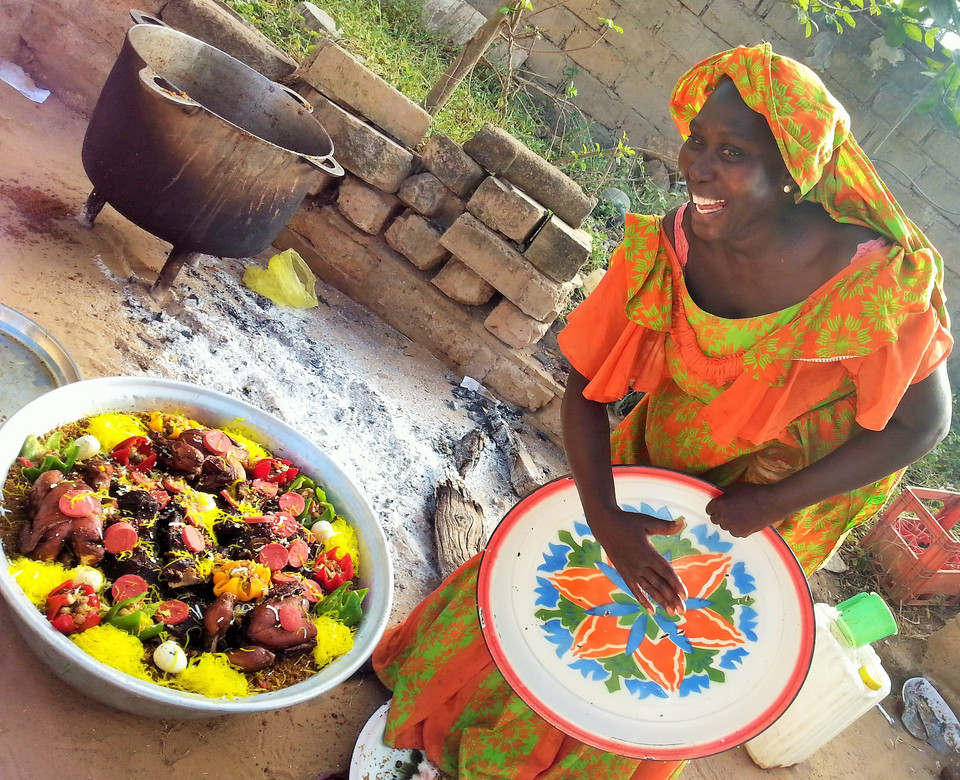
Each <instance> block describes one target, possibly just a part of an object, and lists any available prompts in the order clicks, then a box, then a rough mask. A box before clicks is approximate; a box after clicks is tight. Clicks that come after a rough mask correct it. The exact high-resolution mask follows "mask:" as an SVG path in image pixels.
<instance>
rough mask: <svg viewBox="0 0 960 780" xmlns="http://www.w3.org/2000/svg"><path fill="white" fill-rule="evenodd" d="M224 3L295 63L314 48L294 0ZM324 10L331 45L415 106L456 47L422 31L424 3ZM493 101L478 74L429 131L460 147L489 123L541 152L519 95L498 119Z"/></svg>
mask: <svg viewBox="0 0 960 780" xmlns="http://www.w3.org/2000/svg"><path fill="white" fill-rule="evenodd" d="M227 2H228V4H229V5H230V6H231V7H232V8H233V9H234V10H235V11H237V13H239V14H241V15H242V16H243V17H244V18H246V19H248V20H249V21H250V22H252V23H253V24H254V25H255V26H256V27H257V29H259V30H260V31H261V32H262V33H263V34H264V35H265V36H266V37H267V38H269V39H270V40H271V41H273V42H274V43H275V44H276V45H277V46H279V47H280V48H281V49H283V50H284V51H286V52H287V53H289V54H290V56H291V57H293V58H294V59H297V60H302V59H303V58H304V57H305V56H306V55H307V53H308V52H309V50H310V48H311V47H312V46H313V45H314V44H315V43H316V38H317V34H316V33H313V32H310V31H307V32H304V31H303V30H301V29H300V28H299V26H298V24H297V23H298V21H299V18H300V17H299V14H297V13H296V12H295V11H294V10H293V9H294V8H295V7H296V5H297V2H298V0H275V1H274V2H265V1H264V0H227ZM322 7H323V8H324V10H325V11H327V13H329V14H330V15H331V16H332V17H333V18H334V19H335V20H336V22H337V26H338V27H339V28H340V29H341V30H342V32H343V36H342V37H341V38H340V39H338V41H337V43H338V44H339V45H340V46H342V47H343V48H344V49H346V50H347V51H349V52H350V53H351V54H353V55H354V56H356V57H358V58H359V59H361V60H363V62H364V64H365V65H366V66H367V67H368V68H369V69H370V70H372V71H373V72H374V73H376V74H377V75H378V76H380V77H381V78H383V79H384V80H385V81H387V82H389V83H390V84H391V85H393V86H394V87H396V88H397V89H398V90H399V91H400V92H402V93H403V94H404V95H406V96H407V97H408V98H410V99H411V100H413V101H416V102H420V101H421V100H422V99H423V98H424V96H425V95H426V94H427V92H429V90H430V88H431V87H432V86H433V84H434V83H435V82H436V81H437V79H439V78H440V76H441V75H442V74H443V72H444V71H445V70H446V68H447V66H448V65H449V64H450V61H451V60H452V59H453V57H454V56H455V54H456V47H451V46H450V45H449V44H448V43H447V42H446V41H444V40H443V39H442V38H441V37H439V36H437V35H435V34H433V33H431V32H429V31H427V30H425V29H424V28H423V27H422V26H421V24H420V9H421V7H422V3H421V2H417V0H327V1H326V2H324V3H323V4H322ZM499 100H500V80H499V79H498V78H497V77H496V74H495V73H493V72H492V71H490V70H488V69H478V70H477V71H475V72H474V73H473V74H471V76H470V77H469V78H468V80H467V82H466V83H465V85H464V86H463V87H462V88H461V89H459V90H457V92H456V94H455V95H454V96H453V98H452V99H451V100H450V102H449V103H448V104H447V105H446V107H445V108H444V110H443V111H442V112H440V114H439V115H438V116H437V117H436V119H435V120H434V122H433V124H432V125H431V130H432V132H434V133H444V134H446V135H448V136H450V137H451V138H453V139H454V140H456V141H460V142H463V141H465V140H466V139H468V138H470V137H471V136H472V135H473V134H474V133H476V131H477V130H479V129H480V127H481V126H482V125H483V123H484V122H492V123H495V124H499V125H501V126H502V127H504V129H506V130H508V131H509V132H511V133H512V134H513V135H514V136H516V137H517V138H520V139H521V140H522V141H523V142H524V143H526V144H527V145H528V146H530V147H531V148H533V149H535V150H537V151H539V149H540V148H541V147H542V146H543V144H542V142H541V141H539V140H538V138H537V136H536V133H537V130H538V128H539V127H540V125H541V116H540V111H539V109H538V108H537V107H536V106H535V105H534V104H533V102H532V101H531V100H529V99H528V98H526V97H525V96H524V95H523V94H517V95H514V96H513V97H512V99H511V100H510V101H509V103H508V105H507V106H506V113H507V117H506V119H505V120H504V121H503V122H500V121H499V117H500V111H501V108H500V105H499Z"/></svg>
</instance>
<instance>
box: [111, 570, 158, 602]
mask: <svg viewBox="0 0 960 780" xmlns="http://www.w3.org/2000/svg"><path fill="white" fill-rule="evenodd" d="M148 587H149V586H148V585H147V581H146V580H145V579H144V578H143V577H141V576H140V575H139V574H124V575H123V576H122V577H117V580H116V582H114V583H113V587H112V588H110V595H111V596H113V603H114V604H116V603H117V602H118V601H126V600H127V599H130V598H133V597H134V596H141V595H143V594H144V593H146V592H147V588H148Z"/></svg>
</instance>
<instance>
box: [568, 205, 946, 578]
mask: <svg viewBox="0 0 960 780" xmlns="http://www.w3.org/2000/svg"><path fill="white" fill-rule="evenodd" d="M677 224H678V226H679V220H678V223H677ZM676 235H677V236H678V237H682V233H681V232H680V231H679V229H678V231H677V233H676ZM678 243H679V242H678ZM866 249H867V251H865V252H863V253H858V256H857V257H856V258H855V259H854V260H853V261H852V262H851V264H850V265H849V266H848V267H847V269H846V270H845V271H843V272H842V273H840V274H838V275H837V276H836V277H834V279H832V280H830V281H829V282H827V283H826V284H825V285H823V286H822V287H821V288H820V289H819V290H818V291H817V292H816V293H814V294H813V295H812V296H810V298H808V299H807V300H806V301H804V302H803V303H801V304H798V305H796V306H793V307H790V308H789V309H786V310H784V311H780V312H774V313H772V314H768V315H764V316H761V317H752V318H749V319H740V320H727V319H723V318H721V317H716V316H713V315H711V314H709V313H708V312H705V311H703V310H701V309H700V308H699V307H697V305H696V304H695V303H694V302H693V300H692V299H691V298H690V296H689V294H688V292H687V290H686V285H685V284H684V281H683V261H684V259H685V258H681V257H678V254H677V252H676V250H675V249H674V247H673V246H671V244H670V243H669V242H668V241H667V239H666V236H665V234H664V232H663V231H662V229H661V220H660V218H659V217H642V216H637V215H628V217H627V225H626V232H625V239H624V242H623V244H622V245H621V246H620V247H619V248H618V249H617V250H616V252H615V253H614V255H613V257H612V259H611V263H610V269H609V271H608V272H607V274H606V275H605V277H604V279H603V281H602V282H601V284H600V285H599V286H598V287H597V289H596V290H595V291H594V292H593V293H592V294H591V295H590V297H589V298H587V300H586V301H584V302H583V303H582V304H581V305H580V306H579V307H578V308H577V310H576V311H574V312H573V314H571V315H570V320H569V325H568V326H567V328H566V329H564V331H563V332H562V333H561V334H560V346H561V348H562V349H563V351H564V354H565V355H566V356H567V358H568V359H569V360H570V362H571V364H572V365H573V367H574V368H576V369H577V370H578V371H579V372H580V373H582V374H583V375H584V376H586V377H587V378H588V379H590V380H591V381H590V384H589V385H588V386H587V389H586V391H585V395H586V396H587V397H588V398H590V399H592V400H595V401H600V402H608V401H615V400H617V399H619V398H622V397H623V396H624V395H626V394H627V392H628V391H629V390H631V389H635V390H641V391H644V392H645V393H646V395H645V396H644V398H643V399H642V401H641V402H640V404H638V405H637V407H636V408H635V409H634V410H633V411H632V412H631V413H630V415H629V416H628V417H627V419H626V420H624V422H623V423H622V424H621V425H620V426H619V427H618V428H617V430H616V431H615V432H614V434H613V437H612V448H613V460H614V462H615V463H631V464H647V465H654V466H662V467H665V468H672V469H676V470H678V471H683V472H685V473H687V474H692V475H694V476H700V477H703V478H705V479H707V480H708V481H710V482H713V483H714V484H717V485H719V486H720V487H723V486H725V485H729V484H730V483H732V482H734V481H737V480H743V481H748V482H760V483H762V482H773V481H776V480H779V479H782V478H783V477H784V476H786V475H787V474H790V473H792V472H794V471H797V470H799V469H801V468H803V467H805V466H807V465H809V464H810V463H812V462H814V461H816V460H819V459H820V458H822V457H823V456H825V455H826V454H828V453H829V452H832V451H833V450H834V449H836V448H837V447H838V446H840V445H841V444H842V443H843V442H845V441H847V439H849V438H850V436H851V435H853V434H854V433H855V432H856V431H857V430H858V426H862V427H863V428H871V429H880V428H882V427H883V426H884V425H885V423H886V421H887V420H888V419H889V417H890V415H891V414H892V413H893V411H894V409H896V406H897V403H898V402H899V400H900V396H901V395H902V394H903V391H904V390H905V389H906V387H908V386H909V384H911V383H912V382H916V381H919V380H920V379H923V378H924V377H926V376H927V375H928V374H929V373H930V372H931V371H933V369H934V368H935V367H936V366H937V365H939V363H940V362H941V361H942V360H943V359H944V358H945V356H946V353H947V352H948V351H949V346H950V341H949V333H947V332H946V331H945V330H944V329H943V328H942V327H941V326H940V321H939V319H938V317H937V315H936V313H935V312H934V311H933V310H932V309H930V308H929V307H924V306H922V305H920V304H919V303H918V304H913V303H911V301H910V295H909V293H910V291H909V289H907V290H904V289H903V285H901V284H900V283H899V282H898V279H897V273H898V266H899V265H900V264H902V262H903V256H904V252H903V249H902V248H900V247H899V246H897V245H895V244H889V243H882V244H881V245H879V246H876V247H875V248H873V249H869V248H866ZM641 323H643V324H641ZM891 334H893V338H891ZM878 344H879V345H881V346H880V347H878ZM898 477H899V474H893V475H891V476H889V477H886V478H884V479H882V480H879V481H878V482H876V483H873V484H871V485H868V486H866V487H863V488H860V489H859V490H855V491H851V492H850V493H846V494H844V495H841V496H837V497H835V498H832V499H829V500H827V501H824V502H821V503H820V504H817V505H816V506H813V507H808V508H807V509H804V510H802V511H801V512H798V513H797V514H795V515H792V516H790V517H789V518H787V519H786V520H784V521H783V522H782V523H781V524H779V526H778V530H779V532H780V533H781V535H782V536H783V537H784V538H785V539H786V541H787V542H788V544H789V545H790V546H791V548H792V549H793V551H794V553H796V555H797V557H798V558H799V560H800V562H801V564H802V565H803V568H804V570H805V571H806V572H807V573H808V574H809V573H810V572H813V571H815V570H816V569H817V568H818V567H819V566H820V565H821V564H822V563H823V562H824V561H825V560H826V559H827V558H828V557H829V556H830V554H831V553H832V552H833V550H834V549H835V548H836V547H837V545H839V544H840V543H841V542H842V540H843V538H844V537H845V536H846V535H847V533H849V531H850V530H851V529H852V528H854V527H855V526H856V525H858V524H859V523H862V522H863V521H864V520H866V519H868V518H870V517H872V516H873V515H874V514H875V513H876V512H877V511H878V510H879V509H880V508H881V506H882V505H883V503H884V501H885V500H886V497H887V496H888V495H889V493H890V491H891V490H892V489H893V487H894V485H895V484H896V481H897V479H898Z"/></svg>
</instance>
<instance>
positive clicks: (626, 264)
mask: <svg viewBox="0 0 960 780" xmlns="http://www.w3.org/2000/svg"><path fill="white" fill-rule="evenodd" d="M671 110H672V112H673V116H674V119H675V121H676V124H677V127H678V129H679V130H680V133H681V135H682V136H683V137H684V139H685V141H684V146H683V151H682V153H681V158H680V165H681V169H682V172H683V174H684V176H685V177H686V179H687V184H688V188H689V192H690V196H691V197H690V202H688V203H686V204H684V205H683V206H681V207H680V208H678V209H675V210H674V211H672V212H670V213H668V214H667V215H666V217H664V218H662V219H661V218H659V217H652V216H640V215H627V220H626V226H625V237H624V241H623V244H622V245H621V246H620V247H619V248H618V249H617V250H616V252H615V253H614V255H613V257H612V259H611V263H610V269H609V271H608V272H607V274H606V275H605V276H604V278H603V281H602V282H601V283H600V285H599V286H598V287H597V288H596V290H595V291H594V292H593V293H592V294H591V295H590V296H589V297H588V298H587V299H586V301H584V302H583V303H582V304H581V305H580V306H579V307H578V308H577V309H576V310H575V311H574V312H573V314H571V315H570V318H569V325H568V326H567V328H566V329H565V330H564V331H563V332H562V333H561V335H560V346H561V348H562V349H563V351H564V354H565V355H566V357H567V358H568V359H569V361H570V363H571V365H572V370H571V373H570V379H569V381H568V384H567V390H566V394H565V396H564V400H563V411H562V414H563V432H564V443H565V446H566V449H567V456H568V459H569V463H570V467H571V470H572V472H573V476H574V479H575V482H576V486H577V491H578V493H579V497H580V502H581V504H582V507H583V510H584V515H585V518H586V521H587V523H588V525H589V531H590V533H592V535H593V536H594V537H595V538H596V541H597V542H599V544H600V546H601V548H602V550H603V558H604V560H603V564H604V565H606V564H607V563H609V564H611V565H612V567H613V568H614V569H615V570H616V572H617V574H618V575H619V578H620V580H621V581H622V582H623V584H624V586H625V587H626V588H627V589H628V590H629V591H630V593H631V594H632V595H633V597H635V599H636V601H637V602H638V603H639V605H640V606H641V607H643V608H644V609H646V610H647V611H648V612H649V613H653V614H658V613H660V614H661V617H662V613H666V615H667V616H669V617H668V618H666V617H662V619H663V620H666V621H667V622H669V623H673V624H674V626H673V627H674V628H675V629H676V631H677V633H678V635H679V634H683V635H687V634H688V633H689V635H690V636H698V634H697V622H698V620H701V619H702V618H703V616H704V615H705V614H707V615H709V614H710V608H711V603H712V602H711V601H710V600H711V599H713V598H714V597H713V596H712V595H710V594H706V595H705V592H704V589H703V588H700V587H695V586H694V584H692V580H691V578H690V576H689V572H688V571H687V567H686V566H685V565H684V564H683V563H682V559H681V558H680V556H676V555H674V556H672V560H667V559H666V558H665V557H663V556H662V555H661V554H660V553H659V552H658V551H657V550H658V547H659V548H660V549H664V545H662V544H658V545H654V544H653V541H652V540H651V536H653V535H664V534H680V532H681V530H682V524H681V523H679V522H677V521H672V520H669V519H664V518H663V517H658V516H654V515H653V514H645V513H642V512H643V510H641V511H640V512H638V511H629V510H628V509H624V508H621V507H620V506H619V505H618V502H617V496H616V494H615V490H614V477H613V470H612V469H611V467H610V465H609V464H610V463H611V462H613V463H615V464H642V465H652V466H660V467H665V468H670V469H674V470H675V471H679V472H684V473H685V474H689V475H695V476H698V477H701V478H703V479H705V480H707V481H709V482H712V483H713V484H714V485H716V486H718V487H720V488H722V489H723V492H722V493H721V494H720V495H717V496H716V497H715V498H712V499H711V500H710V501H709V503H707V505H706V512H707V514H708V515H709V516H710V520H711V521H712V522H713V523H714V524H715V525H716V526H719V528H720V529H723V530H722V531H717V533H718V534H719V533H724V532H725V533H727V534H730V535H733V536H737V537H745V536H750V535H751V534H754V533H757V532H759V531H761V530H762V529H769V528H770V527H771V526H772V527H773V528H775V529H777V531H779V533H780V534H781V535H782V537H783V538H784V539H785V540H786V542H787V543H788V544H789V546H790V548H791V549H792V550H793V553H794V554H795V555H796V557H797V558H798V560H799V561H800V563H801V564H802V566H803V569H804V571H805V572H806V573H808V574H809V573H810V572H813V571H815V570H816V569H817V568H819V567H820V566H821V565H822V564H823V562H824V561H825V560H826V559H827V558H828V557H829V555H830V554H831V553H832V552H833V550H835V549H836V548H837V546H839V545H840V543H841V542H842V541H843V539H844V537H845V536H846V534H847V533H848V532H849V531H850V530H851V529H852V528H853V527H854V526H856V525H858V524H860V523H862V522H864V521H865V520H867V519H869V518H870V517H872V516H873V515H874V514H875V513H876V511H877V510H878V509H879V508H880V507H881V506H882V505H883V503H884V501H885V499H886V496H887V495H888V494H889V493H890V491H891V490H892V489H893V487H894V485H895V484H896V482H897V479H898V477H899V474H900V471H901V470H902V469H903V467H904V466H906V465H907V464H909V463H910V462H912V461H913V460H915V459H917V458H918V457H920V456H921V455H923V454H924V453H925V452H927V451H928V450H929V449H931V448H932V447H933V446H934V445H935V444H936V442H937V441H939V440H940V439H941V438H943V436H944V435H945V434H946V431H947V429H948V426H949V419H950V413H949V388H948V386H947V381H946V378H945V370H944V367H943V366H944V361H945V359H946V356H947V354H948V352H949V351H950V348H951V345H952V340H951V338H950V333H949V323H948V321H947V315H946V313H945V310H944V306H943V294H942V291H941V284H942V273H943V272H942V260H941V258H940V256H939V254H937V252H936V250H935V249H934V248H933V247H932V246H931V245H930V243H929V242H928V241H927V240H926V238H925V237H924V236H923V234H922V233H921V232H920V231H919V230H917V228H916V226H915V225H914V224H913V223H912V222H911V221H910V220H909V218H908V217H907V216H906V215H905V214H904V213H903V211H902V210H901V209H900V207H899V206H898V205H897V203H896V201H895V200H894V199H893V197H892V195H891V194H890V193H889V191H888V190H887V189H886V187H885V186H884V184H883V182H882V181H880V179H879V178H878V177H877V175H876V173H875V171H874V170H873V167H872V166H871V164H870V163H869V161H868V160H867V159H866V158H865V157H864V156H863V153H862V152H861V151H860V148H859V146H858V145H857V143H856V141H855V140H854V139H853V137H852V136H851V135H850V133H849V117H848V116H847V114H846V112H845V111H844V110H843V108H842V106H840V105H839V104H838V103H837V102H836V100H835V99H834V98H833V97H832V96H831V95H830V94H829V93H828V92H827V90H826V88H825V87H824V85H823V83H822V82H821V81H820V79H819V78H818V77H817V76H816V75H815V74H814V73H813V72H812V71H810V70H809V69H808V68H806V67H805V66H803V65H801V64H800V63H798V62H795V61H793V60H790V59H787V58H785V57H779V56H777V55H775V54H773V52H772V51H771V50H770V47H769V45H762V46H756V47H752V48H743V47H742V48H739V49H735V50H732V51H729V52H724V53H722V54H719V55H717V56H715V57H712V58H710V59H708V60H705V61H704V62H702V63H700V64H699V65H697V66H696V67H694V68H693V69H692V70H691V71H689V72H688V73H687V74H686V75H685V76H684V77H683V78H682V79H681V80H680V82H679V84H678V85H677V87H676V89H675V90H674V93H673V98H672V101H671ZM631 390H637V391H641V392H643V393H645V396H644V398H643V400H642V401H641V402H640V404H639V405H637V407H636V408H635V409H634V410H633V412H631V413H630V415H629V416H628V417H627V418H626V420H624V422H623V423H622V424H621V425H620V426H619V427H618V428H617V430H616V431H614V432H613V435H612V438H611V436H610V430H609V424H608V417H607V409H606V404H607V403H610V402H613V401H616V400H618V399H620V398H621V397H623V396H624V395H626V394H627V393H628V392H629V391H631ZM477 570H478V561H477V559H474V560H473V561H470V562H468V563H466V564H464V566H463V567H462V568H461V569H460V570H458V571H457V572H455V573H454V574H453V575H451V577H450V578H448V579H447V581H446V582H445V583H444V584H443V585H442V586H441V588H440V589H439V590H438V591H436V592H435V593H434V594H433V595H432V596H430V597H429V598H428V599H427V600H426V601H425V602H424V603H423V604H421V606H420V607H418V608H417V610H415V611H414V613H413V614H412V615H411V616H410V617H409V618H408V619H407V620H406V621H405V622H404V623H403V624H402V625H400V626H398V627H397V628H396V629H394V630H392V631H391V632H388V633H387V634H386V635H385V636H384V639H383V641H382V642H381V644H380V646H379V647H378V648H377V651H376V653H375V655H374V665H375V668H376V669H377V671H378V673H379V675H380V678H381V679H382V680H383V681H384V682H385V683H386V684H387V685H388V687H390V688H392V689H393V690H394V698H393V703H392V705H391V709H390V716H389V719H388V722H387V728H386V739H387V741H388V742H389V743H391V744H393V745H395V746H398V747H399V746H403V747H410V748H420V749H424V750H425V751H426V754H427V756H428V757H429V758H431V759H432V760H434V761H436V762H437V763H438V764H439V765H440V766H441V768H442V769H443V770H444V771H445V772H446V773H448V774H450V775H451V776H453V777H456V778H459V779H460V780H481V778H482V779H483V780H486V779H487V778H491V777H496V778H504V779H506V778H516V779H517V780H519V778H533V777H536V778H537V780H579V779H580V778H597V777H617V778H631V780H653V779H654V778H657V779H658V780H664V779H665V778H669V777H674V776H675V775H676V774H678V773H679V772H680V770H681V769H682V767H683V764H684V762H683V761H665V762H652V761H640V760H637V759H632V758H626V757H623V756H619V755H615V754H613V753H607V752H603V751H601V750H599V749H597V748H592V747H590V746H588V745H585V744H583V743H581V742H579V741H578V740H576V739H575V738H573V737H571V736H569V735H567V734H565V733H563V732H562V731H560V730H559V729H557V728H554V727H553V726H551V725H549V724H548V723H546V722H545V721H544V720H542V719H541V718H540V717H539V716H538V715H536V714H535V713H533V712H532V711H531V710H530V709H529V708H528V707H527V706H526V705H525V704H524V703H523V701H522V700H521V699H520V698H519V697H518V696H517V695H516V694H515V693H514V692H513V691H512V690H511V689H510V688H509V686H508V685H507V683H506V682H505V680H504V678H503V676H502V675H501V674H500V672H499V670H498V669H497V667H496V665H495V664H494V663H493V661H492V659H491V656H490V653H489V652H488V651H487V648H486V646H485V645H484V644H483V641H482V633H481V629H480V627H479V623H478V618H477V604H476V585H477ZM762 595H763V594H758V597H760V596H762ZM655 605H659V608H660V609H657V608H656V606H655ZM635 614H637V613H634V617H633V618H632V619H633V620H637V618H636V617H635ZM566 617H567V618H569V617H570V616H569V615H567V616H566ZM720 619H722V616H721V618H720ZM564 625H566V624H564ZM634 644H635V643H634ZM627 647H628V648H631V649H630V650H627V651H624V650H623V649H616V650H613V651H610V650H609V649H608V648H607V647H606V646H604V647H594V646H593V645H591V653H593V652H595V653H597V654H599V655H603V654H605V653H608V652H610V653H619V655H618V656H617V657H616V659H615V660H616V662H617V663H618V664H621V665H622V666H623V668H624V669H629V673H630V675H631V676H632V677H633V678H636V679H637V680H641V681H643V680H648V679H650V675H651V674H654V670H653V667H651V664H650V663H647V662H648V661H649V658H638V657H636V652H633V651H632V648H633V645H632V644H630V643H627ZM641 655H642V654H641ZM604 660H609V659H607V658H605V659H604ZM654 666H656V665H654ZM674 666H675V667H676V669H677V670H679V669H683V668H685V665H680V664H675V665H674ZM657 668H658V669H659V668H660V667H657ZM673 668H674V667H673V666H672V667H671V669H673ZM661 671H662V670H661ZM678 674H681V675H682V673H681V672H678ZM681 683H682V681H681V680H680V679H673V678H671V683H670V685H668V686H667V688H672V687H674V686H675V687H676V688H677V689H678V690H680V689H681ZM664 690H665V695H671V694H670V692H668V691H666V689H664ZM732 746H733V745H729V747H732ZM686 755H688V756H690V755H693V754H692V753H687V754H686Z"/></svg>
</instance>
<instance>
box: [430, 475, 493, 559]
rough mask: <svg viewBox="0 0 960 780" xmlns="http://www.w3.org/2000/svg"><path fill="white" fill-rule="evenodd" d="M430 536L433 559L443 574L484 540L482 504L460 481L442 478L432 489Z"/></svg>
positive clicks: (470, 556)
mask: <svg viewBox="0 0 960 780" xmlns="http://www.w3.org/2000/svg"><path fill="white" fill-rule="evenodd" d="M436 499H437V511H436V514H435V515H434V520H433V525H434V539H435V542H436V545H437V561H438V563H439V565H440V575H441V576H442V577H444V578H446V577H447V575H449V574H450V573H452V572H453V571H454V570H455V569H456V568H457V567H458V566H460V565H461V564H463V563H465V562H466V561H468V560H469V559H470V558H472V557H473V556H474V555H476V554H477V553H478V552H480V549H481V548H482V547H483V545H484V543H485V542H486V530H485V529H484V523H483V507H481V506H480V504H478V503H477V502H476V501H474V500H473V498H472V497H471V496H470V493H469V491H468V490H467V488H466V486H465V485H464V484H463V483H462V482H459V481H458V482H457V483H454V482H453V481H451V480H444V481H443V482H442V483H441V484H440V485H439V486H438V487H437V489H436Z"/></svg>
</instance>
